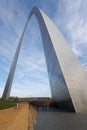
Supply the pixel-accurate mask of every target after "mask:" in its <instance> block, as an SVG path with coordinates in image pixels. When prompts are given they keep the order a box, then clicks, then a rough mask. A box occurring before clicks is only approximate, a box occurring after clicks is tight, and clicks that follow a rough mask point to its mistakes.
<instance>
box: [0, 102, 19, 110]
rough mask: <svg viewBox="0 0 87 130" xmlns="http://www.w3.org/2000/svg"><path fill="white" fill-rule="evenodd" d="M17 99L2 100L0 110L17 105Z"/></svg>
mask: <svg viewBox="0 0 87 130" xmlns="http://www.w3.org/2000/svg"><path fill="white" fill-rule="evenodd" d="M16 104H17V101H0V110H1V109H6V108H10V107H13V106H16Z"/></svg>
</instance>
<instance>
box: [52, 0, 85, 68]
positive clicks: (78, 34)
mask: <svg viewBox="0 0 87 130" xmlns="http://www.w3.org/2000/svg"><path fill="white" fill-rule="evenodd" d="M86 12H87V1H86V0H84V1H83V0H76V1H75V0H62V1H61V0H60V1H59V4H58V9H57V10H56V12H55V17H54V22H55V23H56V25H57V26H58V27H59V29H60V30H61V32H62V33H63V35H64V37H65V38H66V39H67V41H68V42H69V43H70V45H71V47H72V49H73V51H74V52H75V53H76V55H77V57H78V58H79V59H80V61H81V62H82V64H83V65H84V66H85V68H86V66H87V62H86V61H87V53H86V50H87V13H86ZM56 14H58V16H57V15H56ZM83 59H84V60H83Z"/></svg>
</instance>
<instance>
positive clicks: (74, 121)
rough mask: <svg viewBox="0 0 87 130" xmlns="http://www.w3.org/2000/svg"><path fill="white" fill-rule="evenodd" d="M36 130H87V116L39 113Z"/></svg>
mask: <svg viewBox="0 0 87 130" xmlns="http://www.w3.org/2000/svg"><path fill="white" fill-rule="evenodd" d="M35 130H87V114H75V113H66V112H58V111H39V114H38V119H37V125H36V126H35Z"/></svg>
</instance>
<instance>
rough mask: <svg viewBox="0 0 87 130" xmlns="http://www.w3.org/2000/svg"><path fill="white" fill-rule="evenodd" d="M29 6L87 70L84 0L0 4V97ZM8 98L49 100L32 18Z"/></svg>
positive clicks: (5, 1)
mask: <svg viewBox="0 0 87 130" xmlns="http://www.w3.org/2000/svg"><path fill="white" fill-rule="evenodd" d="M33 6H37V7H39V8H40V9H42V11H44V12H45V13H46V14H47V15H48V16H49V17H50V18H51V20H52V21H53V22H54V23H55V25H56V26H57V27H58V28H59V30H60V31H61V33H62V34H63V35H64V37H65V39H66V40H67V41H68V43H69V44H70V46H71V48H72V50H73V51H74V52H75V54H76V56H77V57H78V58H79V60H80V62H81V63H82V64H83V66H84V68H85V70H87V0H0V96H2V93H3V89H4V86H5V83H6V79H7V76H8V72H9V69H10V66H11V63H12V58H13V56H14V52H15V49H16V47H17V44H18V41H19V38H20V35H21V32H22V30H23V27H24V24H25V22H26V19H27V16H28V14H29V12H30V10H31V9H32V7H33ZM11 95H13V96H19V97H28V96H38V97H39V96H40V97H41V96H49V97H50V96H51V91H50V86H49V81H48V74H47V69H46V63H45V57H44V52H43V46H42V40H41V35H40V31H39V27H38V23H37V20H36V18H35V16H32V18H31V21H30V23H29V25H28V27H27V30H26V33H25V36H24V38H23V43H22V47H21V52H20V55H19V59H18V63H17V67H16V71H15V76H14V81H13V84H12V90H11Z"/></svg>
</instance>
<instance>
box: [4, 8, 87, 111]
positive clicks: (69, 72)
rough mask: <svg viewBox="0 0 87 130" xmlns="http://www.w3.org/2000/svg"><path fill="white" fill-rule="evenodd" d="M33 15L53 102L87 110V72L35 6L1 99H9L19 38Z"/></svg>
mask: <svg viewBox="0 0 87 130" xmlns="http://www.w3.org/2000/svg"><path fill="white" fill-rule="evenodd" d="M33 14H34V15H35V16H36V18H37V20H38V23H39V27H40V32H41V36H42V41H43V48H44V52H45V58H46V64H47V70H48V76H49V81H50V87H51V92H52V98H53V100H54V103H55V104H56V105H57V106H60V107H61V106H63V107H64V108H67V109H70V110H75V111H76V112H87V91H86V90H87V88H86V86H87V82H86V79H87V73H86V72H85V70H84V68H83V66H82V65H81V64H80V62H79V61H78V59H77V58H76V56H75V54H74V53H73V51H72V50H71V48H70V47H69V45H68V44H67V42H66V40H65V39H64V37H63V36H62V34H61V33H60V32H59V30H58V29H57V27H56V26H55V25H54V23H53V22H52V21H51V20H50V18H49V17H48V16H47V15H46V14H45V13H43V12H42V11H41V10H40V9H38V8H37V7H34V8H33V9H32V10H31V12H30V14H29V16H28V19H27V21H26V24H25V26H24V30H23V32H22V35H21V37H20V39H19V43H18V47H17V49H16V52H15V55H14V59H13V62H12V65H11V69H10V72H9V75H8V78H7V82H6V85H5V89H4V92H3V96H2V98H3V99H8V98H9V95H10V91H11V86H12V81H13V77H14V72H15V68H16V64H17V59H18V55H19V52H20V48H21V44H22V39H23V36H24V33H25V31H26V28H27V25H28V23H29V20H30V18H31V16H32V15H33ZM71 60H72V61H73V62H72V63H71ZM83 103H85V106H84V104H83Z"/></svg>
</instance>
